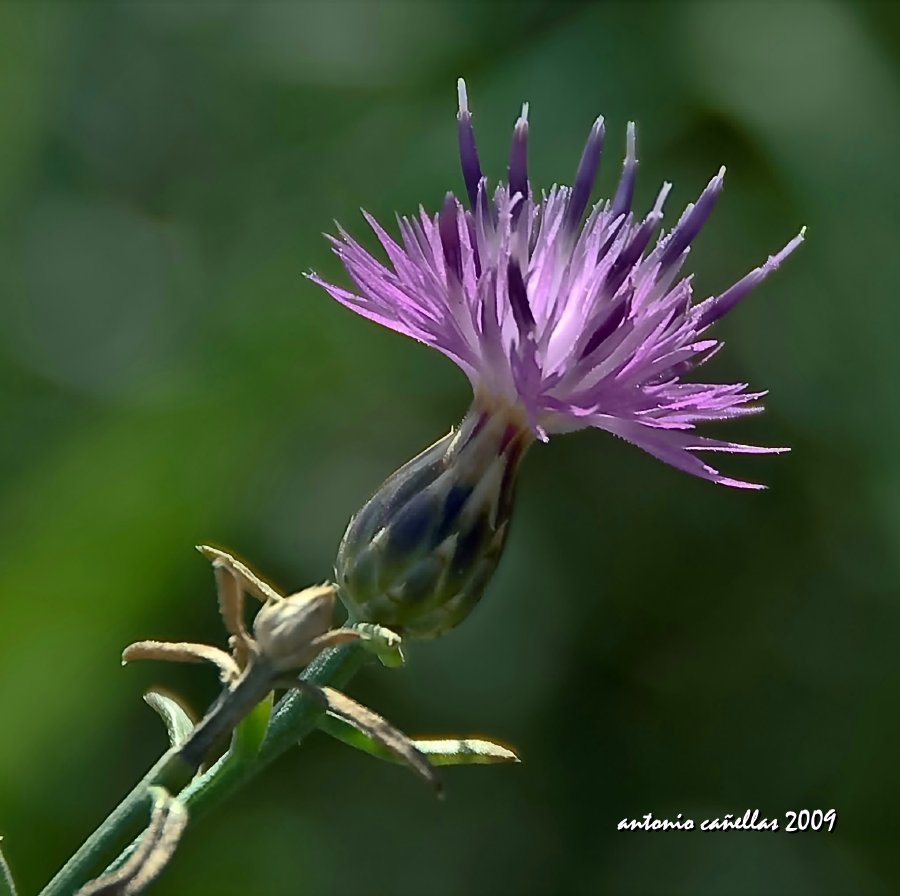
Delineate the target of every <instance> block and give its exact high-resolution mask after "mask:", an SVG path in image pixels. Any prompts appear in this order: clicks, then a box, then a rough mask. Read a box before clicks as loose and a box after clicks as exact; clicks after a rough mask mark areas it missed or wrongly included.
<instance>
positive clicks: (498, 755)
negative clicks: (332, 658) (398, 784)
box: [318, 712, 521, 765]
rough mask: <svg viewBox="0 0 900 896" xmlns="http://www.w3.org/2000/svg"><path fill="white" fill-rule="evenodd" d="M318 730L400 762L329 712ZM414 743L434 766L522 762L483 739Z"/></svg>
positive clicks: (374, 753)
mask: <svg viewBox="0 0 900 896" xmlns="http://www.w3.org/2000/svg"><path fill="white" fill-rule="evenodd" d="M318 727H319V729H320V730H321V731H324V732H325V733H326V734H328V735H330V736H331V737H333V738H335V739H337V740H339V741H342V742H343V743H345V744H347V745H348V746H351V747H354V748H355V749H357V750H362V751H363V752H364V753H368V754H369V755H370V756H375V757H376V758H378V759H385V760H387V761H389V762H400V761H401V760H400V759H399V758H398V757H397V756H396V755H395V754H394V753H393V752H391V751H390V750H388V749H387V748H386V747H384V746H382V745H381V744H380V743H379V742H378V741H377V740H375V739H374V738H372V737H370V736H369V735H368V734H366V733H364V732H363V731H361V730H360V729H359V728H357V727H356V726H355V725H354V724H353V723H352V722H349V721H347V720H346V719H344V718H342V717H341V716H338V715H335V714H334V713H331V712H328V713H327V714H326V715H324V716H322V718H321V719H320V720H319V725H318ZM412 744H413V746H414V747H415V748H416V749H417V750H418V751H419V752H420V753H422V754H423V755H424V756H426V757H428V761H429V762H430V763H431V764H432V765H496V764H498V763H506V762H520V761H521V760H520V759H519V757H518V756H517V755H516V754H515V753H514V752H513V751H512V750H510V749H508V748H507V747H503V746H501V745H500V744H497V743H494V742H493V741H490V740H483V739H481V738H472V737H467V738H416V739H413V740H412Z"/></svg>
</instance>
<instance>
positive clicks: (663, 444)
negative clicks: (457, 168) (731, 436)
mask: <svg viewBox="0 0 900 896" xmlns="http://www.w3.org/2000/svg"><path fill="white" fill-rule="evenodd" d="M458 122H459V149H460V158H461V161H462V172H463V180H464V182H465V187H466V194H467V198H468V207H464V205H463V203H461V202H460V201H459V200H458V199H457V198H456V197H455V196H454V195H453V194H452V193H448V194H447V197H446V199H445V200H444V203H443V205H442V206H441V209H440V211H439V212H438V213H437V214H434V215H429V214H427V213H426V212H425V211H424V210H423V209H420V211H419V214H418V216H417V217H409V218H400V219H399V229H400V237H401V238H400V241H399V242H398V241H396V240H394V239H393V238H392V237H391V236H389V235H388V233H387V232H386V231H385V230H384V229H383V228H382V227H381V226H380V225H379V224H378V222H377V221H375V220H374V218H372V217H371V216H370V215H368V214H366V215H365V216H366V220H367V221H368V222H369V224H370V226H371V227H372V229H373V230H374V231H375V234H376V236H377V237H378V239H379V241H380V242H381V244H382V246H383V248H384V251H385V253H386V255H387V259H388V263H387V264H385V263H382V262H381V261H379V260H378V259H376V258H375V257H374V256H373V255H372V254H370V253H369V252H368V251H367V250H366V249H364V248H363V247H362V246H361V245H360V244H359V243H358V242H356V241H355V240H354V239H353V238H352V237H350V236H349V234H347V233H346V231H344V230H343V229H341V230H340V233H339V236H338V237H337V238H334V239H333V240H332V242H333V246H334V250H335V252H336V253H337V255H338V257H339V258H340V259H341V261H342V262H343V264H344V266H345V267H346V269H347V272H348V273H349V275H350V277H351V279H352V280H353V282H354V284H355V286H356V290H355V291H350V290H347V289H344V288H342V287H339V286H336V285H334V284H331V283H327V282H325V281H323V280H322V279H321V278H319V277H318V276H316V275H312V279H313V280H314V281H315V282H317V283H319V284H320V285H321V286H323V287H324V288H325V289H326V290H327V291H328V293H329V294H330V295H332V296H333V297H334V298H335V299H337V300H338V301H339V302H341V303H342V304H344V305H346V306H347V307H349V308H350V309H352V310H353V311H355V312H357V313H358V314H360V315H362V316H363V317H366V318H369V319H370V320H374V321H375V322H377V323H379V324H382V325H383V326H385V327H388V328H389V329H392V330H395V331H397V332H399V333H403V334H405V335H407V336H411V337H412V338H414V339H417V340H419V341H420V342H423V343H425V344H426V345H430V346H433V347H434V348H436V349H438V350H439V351H441V352H442V353H443V354H445V355H447V356H448V357H449V358H451V359H452V360H453V361H454V362H455V363H456V364H457V365H458V366H459V367H460V368H461V369H462V370H463V371H464V372H465V373H466V375H467V376H468V378H469V380H470V381H471V383H472V386H473V388H474V390H475V393H476V396H481V397H483V399H484V400H485V401H487V402H488V403H489V404H491V405H492V406H495V407H496V406H502V405H506V406H508V407H509V408H510V409H515V410H516V411H517V412H520V414H521V416H522V419H523V420H524V421H525V424H524V425H526V426H527V427H528V428H529V429H530V430H531V432H532V433H533V434H534V435H535V436H536V437H538V438H540V439H542V440H545V441H546V439H547V437H548V435H549V434H552V433H561V432H571V431H573V430H577V429H583V428H585V427H595V428H597V429H603V430H606V431H607V432H611V433H613V434H614V435H617V436H620V437H621V438H623V439H626V440H627V441H629V442H632V443H633V444H635V445H637V446H638V447H640V448H643V449H644V450H645V451H647V452H649V453H650V454H652V455H653V456H655V457H657V458H659V459H660V460H663V461H665V462H666V463H668V464H671V465H672V466H674V467H677V468H678V469H681V470H684V471H686V472H688V473H692V474H694V475H696V476H700V477H702V478H705V479H711V480H712V481H714V482H718V483H721V484H723V485H730V486H737V487H742V488H760V487H761V486H758V485H756V484H754V483H750V482H744V481H741V480H738V479H732V478H729V477H727V476H725V475H723V474H721V473H720V472H719V471H718V470H716V469H714V468H713V467H712V466H710V465H709V464H707V463H705V462H703V461H702V460H701V459H700V458H699V457H697V456H696V453H697V452H709V451H718V452H728V453H752V454H759V453H770V452H778V451H781V450H784V449H779V448H764V447H759V446H754V445H744V444H740V443H735V442H728V441H722V440H720V439H716V438H710V437H705V436H700V435H697V434H695V432H694V430H695V426H696V424H697V423H699V422H703V421H707V420H721V419H728V418H731V417H737V416H742V415H745V414H751V413H754V412H757V411H759V410H762V408H761V406H760V405H759V404H758V400H759V399H760V398H761V397H762V396H763V395H764V394H765V393H763V392H754V391H750V390H749V389H748V387H747V385H746V384H745V383H730V384H705V383H695V382H687V381H685V377H686V376H687V375H688V374H689V373H690V372H691V371H693V370H694V368H696V367H699V366H700V365H701V364H703V362H704V361H706V360H708V359H709V358H710V357H711V356H712V355H713V354H715V353H716V352H717V351H718V350H719V348H720V347H721V343H720V342H719V341H717V340H716V339H714V338H711V337H710V336H709V335H708V331H709V329H710V328H711V327H712V325H713V324H714V323H715V322H716V321H717V320H718V319H719V318H721V317H722V316H723V315H724V314H726V313H727V312H728V311H729V310H730V309H731V308H733V307H734V306H735V305H736V304H737V303H738V302H739V301H740V300H741V299H742V298H743V297H744V296H745V295H746V294H747V293H748V292H750V290H751V289H753V288H754V287H755V286H757V285H758V284H759V283H761V282H762V280H764V279H765V277H766V276H767V275H768V274H770V273H771V272H772V271H773V270H775V268H777V267H778V266H779V264H781V262H782V261H783V260H784V259H785V258H786V257H787V256H788V255H789V254H790V253H791V252H793V250H794V249H795V248H797V246H798V245H799V244H800V242H801V241H802V239H803V232H802V231H801V233H800V234H799V235H798V236H796V237H795V238H794V239H793V240H791V241H790V242H789V243H788V244H787V245H786V246H785V247H784V248H783V249H782V250H781V251H780V252H778V253H777V254H775V255H773V256H771V257H770V258H769V259H768V261H767V262H766V263H765V264H763V265H762V266H761V267H758V268H756V269H755V270H753V271H751V272H750V273H749V274H747V275H746V276H744V277H743V278H742V279H740V280H738V281H737V283H735V284H734V285H733V286H731V287H730V288H728V289H726V290H725V291H724V292H722V293H721V294H719V295H715V296H711V297H709V298H707V299H705V300H703V301H700V302H695V301H694V299H693V295H692V289H691V278H690V277H682V276H680V271H681V269H682V266H683V264H684V261H685V259H686V258H687V255H688V253H689V251H690V245H691V243H692V242H693V240H694V238H695V237H696V236H697V234H698V233H699V232H700V229H701V227H702V226H703V224H704V223H705V222H706V219H707V218H708V217H709V214H710V212H711V211H712V209H713V206H714V205H715V203H716V200H717V199H718V196H719V194H720V193H721V191H722V184H723V178H724V168H723V169H722V170H720V171H719V173H718V174H717V175H716V176H715V177H714V178H713V179H712V180H711V181H710V182H709V184H708V186H707V187H706V189H705V190H704V191H703V192H702V194H701V195H700V197H699V198H698V200H697V201H696V202H695V203H692V204H691V205H688V207H687V208H686V209H685V211H684V213H683V214H682V215H681V218H680V219H679V220H678V222H677V224H676V225H675V226H674V227H673V228H672V229H671V230H669V231H668V232H667V233H666V232H663V231H661V230H660V226H661V222H662V218H663V211H662V210H663V204H664V202H665V199H666V196H667V194H668V192H669V189H670V186H671V185H670V184H668V183H666V184H663V187H662V189H661V190H660V191H659V195H658V196H657V198H656V201H655V202H654V204H653V207H652V208H651V209H650V211H649V212H648V213H647V214H646V215H644V216H643V217H641V216H640V215H637V214H635V213H634V212H633V211H632V198H633V194H634V184H635V175H636V173H637V165H638V163H637V157H636V155H635V131H634V125H633V124H629V126H628V130H627V149H626V155H625V162H624V166H623V169H622V175H621V179H620V180H619V185H618V188H617V190H616V192H615V195H614V197H613V198H612V199H611V200H607V201H601V202H599V203H597V204H596V205H594V206H593V207H592V208H591V209H590V211H588V205H589V200H590V195H591V191H592V188H593V185H594V180H595V178H596V175H597V170H598V168H599V164H600V156H601V151H602V148H603V139H604V125H603V119H602V118H598V119H597V121H596V122H595V123H594V125H593V127H592V128H591V132H590V134H589V136H588V139H587V143H586V145H585V147H584V151H583V153H582V156H581V161H580V163H579V165H578V169H577V172H576V175H575V181H574V184H573V185H572V186H571V187H564V186H563V187H558V186H554V187H553V188H551V190H550V191H549V193H545V194H543V195H542V196H541V197H540V198H538V197H537V196H535V194H534V191H533V189H532V187H531V184H530V182H529V179H528V168H527V158H528V152H527V144H528V108H527V105H526V106H525V107H523V109H522V114H521V116H520V117H519V119H518V121H517V122H516V124H515V128H514V131H513V139H512V146H511V149H510V155H509V168H508V177H507V182H506V183H500V184H498V186H497V187H496V189H494V191H493V193H489V191H488V185H487V180H486V179H485V178H484V177H483V176H482V172H481V165H480V163H479V159H478V152H477V149H476V145H475V137H474V131H473V128H472V116H471V114H470V112H469V108H468V102H467V98H466V90H465V84H464V83H463V82H462V81H460V82H459V116H458ZM586 212H587V217H586V220H585V213H586ZM364 214H365V213H364Z"/></svg>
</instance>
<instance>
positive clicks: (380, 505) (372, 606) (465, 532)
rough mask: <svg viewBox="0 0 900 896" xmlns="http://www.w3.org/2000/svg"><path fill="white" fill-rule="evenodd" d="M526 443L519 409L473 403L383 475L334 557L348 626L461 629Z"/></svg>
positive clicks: (485, 572)
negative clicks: (453, 424)
mask: <svg viewBox="0 0 900 896" xmlns="http://www.w3.org/2000/svg"><path fill="white" fill-rule="evenodd" d="M531 441H532V435H531V432H530V430H529V429H528V427H527V425H526V423H525V421H524V419H523V417H522V416H521V414H520V412H519V411H517V410H516V409H514V408H509V407H503V408H499V409H498V408H491V407H489V406H488V404H487V402H485V401H484V400H479V399H477V398H476V401H475V403H474V404H473V406H472V408H471V409H470V410H469V412H468V414H466V417H465V418H464V419H463V421H462V423H461V424H460V425H459V427H458V428H457V429H456V430H454V431H451V432H450V433H449V434H448V435H446V436H445V437H444V438H443V439H440V440H439V441H438V442H435V444H434V445H432V446H431V447H430V448H428V449H426V450H425V451H423V452H422V453H421V454H420V455H419V456H418V457H415V458H413V459H412V460H411V461H409V462H408V463H407V464H405V465H404V466H402V467H401V468H400V469H399V470H397V471H396V472H395V473H394V474H393V475H392V476H390V477H389V478H388V479H387V481H386V482H385V483H384V485H382V486H381V488H380V489H379V490H378V491H377V492H376V493H375V495H374V496H373V497H372V498H371V499H370V500H369V501H368V503H367V504H366V505H365V506H364V507H363V508H362V510H360V511H359V512H358V513H357V514H356V515H355V516H354V517H353V519H351V520H350V524H349V526H348V527H347V531H346V532H345V533H344V538H343V540H342V541H341V546H340V548H339V550H338V556H337V561H336V563H335V574H336V578H337V582H338V594H339V596H340V598H341V600H342V601H343V603H344V604H345V605H346V607H347V610H348V612H349V613H350V618H351V620H352V621H354V622H358V621H366V622H375V623H378V624H380V625H384V626H387V627H388V628H391V629H393V630H394V631H396V632H398V633H399V634H401V635H404V636H408V637H415V638H434V637H437V636H438V635H442V634H444V633H445V632H447V631H449V630H450V629H451V628H453V627H454V626H456V625H458V624H459V623H460V622H462V620H463V619H464V618H465V617H466V616H467V615H468V613H469V611H470V610H471V609H472V608H473V607H474V606H475V604H476V603H477V602H478V600H479V598H480V597H481V594H482V592H483V591H484V588H485V586H486V585H487V582H488V580H489V579H490V577H491V575H492V574H493V572H494V570H495V569H496V567H497V562H498V561H499V559H500V554H501V552H502V550H503V545H504V542H505V539H506V533H507V529H508V526H509V518H510V514H511V512H512V506H513V493H514V490H515V482H516V473H517V470H518V466H519V461H520V460H521V458H522V454H523V452H524V449H525V448H526V447H527V446H528V445H529V444H530V442H531Z"/></svg>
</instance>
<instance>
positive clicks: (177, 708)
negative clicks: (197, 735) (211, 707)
mask: <svg viewBox="0 0 900 896" xmlns="http://www.w3.org/2000/svg"><path fill="white" fill-rule="evenodd" d="M144 702H145V703H146V704H147V706H149V707H150V708H151V709H152V710H154V712H156V714H157V715H158V716H159V717H160V718H161V719H162V720H163V724H165V726H166V732H167V733H168V735H169V744H170V745H171V746H173V747H180V746H181V745H182V744H183V743H184V742H185V741H186V740H187V739H188V737H189V736H190V733H191V731H193V730H194V720H193V719H192V718H191V716H190V714H189V713H188V711H187V709H185V707H184V706H182V705H181V704H180V703H179V702H178V701H177V700H176V699H175V698H174V697H170V696H168V695H167V694H162V693H160V692H159V691H147V693H146V694H144Z"/></svg>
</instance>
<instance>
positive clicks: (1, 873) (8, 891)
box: [0, 837, 16, 896]
mask: <svg viewBox="0 0 900 896" xmlns="http://www.w3.org/2000/svg"><path fill="white" fill-rule="evenodd" d="M2 839H3V838H2V837H0V840H2ZM0 896H16V885H15V883H13V876H12V871H10V869H9V865H8V864H7V862H6V858H5V857H4V855H3V849H2V848H0Z"/></svg>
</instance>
